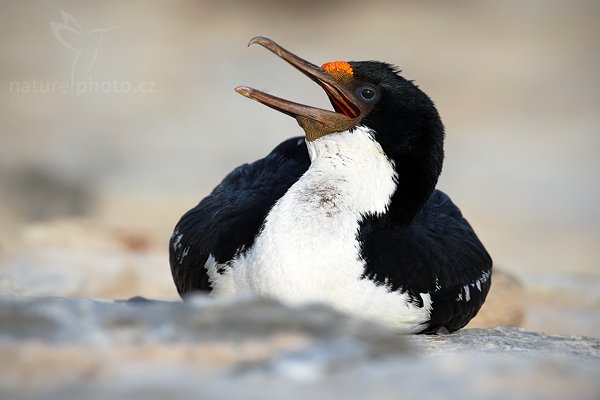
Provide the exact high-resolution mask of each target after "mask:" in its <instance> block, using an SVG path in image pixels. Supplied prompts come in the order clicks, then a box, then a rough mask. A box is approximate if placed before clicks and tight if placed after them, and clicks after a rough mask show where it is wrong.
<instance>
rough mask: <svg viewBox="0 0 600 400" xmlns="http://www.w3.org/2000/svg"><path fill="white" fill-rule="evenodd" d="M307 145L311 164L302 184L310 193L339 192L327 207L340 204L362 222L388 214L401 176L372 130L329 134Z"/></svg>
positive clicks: (358, 129) (318, 195) (317, 194)
mask: <svg viewBox="0 0 600 400" xmlns="http://www.w3.org/2000/svg"><path fill="white" fill-rule="evenodd" d="M307 145H308V153H309V156H310V159H311V165H310V167H309V169H308V171H307V172H306V173H305V174H304V175H303V176H302V177H301V179H300V181H299V182H298V184H299V185H304V186H305V187H306V190H307V192H308V193H310V192H312V193H313V195H314V196H315V197H323V193H324V189H323V188H331V190H329V192H332V191H333V190H335V191H336V192H337V194H336V196H335V198H332V199H331V201H328V200H327V199H325V200H327V201H325V200H324V202H323V203H324V204H323V205H324V206H326V205H327V203H332V204H334V203H336V204H338V205H339V206H342V207H344V208H345V209H347V210H348V211H349V212H352V213H354V214H355V215H356V217H357V218H358V219H360V217H361V216H364V215H369V214H382V213H385V212H386V211H387V209H388V206H389V204H390V201H391V197H392V195H394V193H396V191H397V174H396V171H395V168H394V163H393V162H392V161H391V160H390V159H389V158H388V157H387V156H386V154H385V152H384V151H383V150H382V149H381V146H380V145H379V143H378V142H377V141H376V140H375V139H374V137H373V135H372V132H371V131H370V130H369V129H368V128H364V127H358V128H356V129H354V130H353V131H352V132H341V133H336V134H331V135H327V136H325V137H322V138H320V139H319V140H316V141H313V142H308V144H307ZM330 197H331V196H330Z"/></svg>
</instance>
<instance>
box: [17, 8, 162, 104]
mask: <svg viewBox="0 0 600 400" xmlns="http://www.w3.org/2000/svg"><path fill="white" fill-rule="evenodd" d="M61 16H62V21H61V22H50V31H51V32H52V34H53V35H54V37H55V38H56V40H57V41H58V42H59V43H61V44H62V45H63V46H64V47H65V48H66V49H68V50H69V51H70V52H72V56H73V61H72V63H71V70H70V74H69V79H66V80H38V79H32V80H28V81H11V82H10V88H9V89H10V93H11V94H48V93H65V94H70V95H71V96H74V97H79V96H81V95H84V94H129V93H133V94H152V93H156V82H152V81H139V82H131V81H128V80H119V79H111V80H100V81H99V80H96V79H94V78H93V77H92V75H91V72H92V70H93V68H94V65H95V64H96V61H97V59H98V58H99V57H101V45H102V42H103V41H104V40H105V37H106V36H107V35H112V34H114V33H115V32H116V31H118V29H119V28H122V27H123V26H124V25H117V26H111V27H108V28H95V29H90V30H85V29H83V28H82V27H81V25H80V24H79V22H78V21H77V20H76V19H75V17H73V16H72V15H71V14H69V13H68V12H66V11H64V10H61Z"/></svg>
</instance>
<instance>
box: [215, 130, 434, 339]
mask: <svg viewBox="0 0 600 400" xmlns="http://www.w3.org/2000/svg"><path fill="white" fill-rule="evenodd" d="M309 153H310V155H311V159H312V164H311V167H310V168H309V170H308V171H307V172H306V173H305V174H304V175H303V176H302V177H301V178H300V179H299V180H298V181H297V182H296V183H295V184H294V185H293V186H292V187H291V188H290V189H289V190H288V192H287V193H286V194H285V195H284V196H283V197H282V198H281V199H279V201H278V202H277V203H276V204H275V205H274V206H273V208H272V209H271V211H270V212H269V214H268V215H267V218H266V219H265V223H264V225H263V227H262V230H261V232H260V233H259V234H258V236H257V237H256V239H255V241H254V244H253V246H252V248H251V249H247V250H246V251H242V252H240V253H239V254H238V256H236V257H235V258H234V259H233V260H232V261H230V262H229V263H228V264H227V265H226V266H221V265H217V264H216V263H215V261H214V259H213V258H212V257H210V258H209V260H208V261H207V263H206V268H207V270H208V272H209V277H210V280H211V283H212V286H213V294H214V295H215V296H222V295H234V294H238V293H244V292H254V293H258V294H260V295H264V296H268V297H273V298H276V299H279V300H281V301H283V302H285V303H288V304H292V305H297V304H304V303H311V302H324V303H327V304H329V305H331V306H333V307H334V308H337V309H338V310H340V311H343V312H347V313H350V314H355V315H358V316H362V317H364V318H368V319H372V320H376V321H379V322H382V323H384V324H386V325H389V326H392V327H394V328H396V329H398V330H399V331H401V332H406V333H409V332H415V331H419V330H421V329H422V328H423V326H419V325H420V324H422V323H424V322H426V321H428V320H429V313H430V310H431V300H430V298H429V296H428V295H426V294H422V295H421V297H422V298H423V304H424V306H423V307H415V306H414V305H412V304H411V303H410V302H409V301H408V296H407V295H405V294H403V293H401V292H391V291H390V290H389V288H388V287H387V286H386V285H381V284H376V283H375V282H373V281H371V280H368V279H362V274H363V272H364V266H365V265H364V260H363V259H362V257H361V255H360V246H359V242H358V241H357V239H356V235H357V233H358V229H359V221H360V220H361V219H362V216H363V215H366V214H376V213H382V212H385V211H386V208H387V205H388V204H389V201H390V197H391V195H392V194H393V192H394V190H395V186H396V184H395V171H394V168H393V165H392V164H391V162H390V161H389V160H388V159H387V157H385V155H384V153H383V151H382V150H381V148H380V147H379V145H378V144H377V142H375V141H374V140H373V139H372V138H371V136H370V134H369V132H368V131H366V130H360V129H359V130H356V131H354V132H352V133H348V132H344V133H339V134H333V135H328V136H326V137H324V138H321V139H319V140H317V141H315V142H311V143H309ZM219 268H223V270H224V271H225V272H224V273H218V272H217V269H219Z"/></svg>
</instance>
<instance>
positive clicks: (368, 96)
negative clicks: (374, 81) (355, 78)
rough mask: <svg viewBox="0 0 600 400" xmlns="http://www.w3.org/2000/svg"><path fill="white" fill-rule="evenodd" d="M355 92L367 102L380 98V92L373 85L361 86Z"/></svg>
mask: <svg viewBox="0 0 600 400" xmlns="http://www.w3.org/2000/svg"><path fill="white" fill-rule="evenodd" d="M355 93H356V95H357V96H358V98H359V99H361V100H362V101H364V102H365V103H373V102H375V101H377V99H379V92H377V89H375V88H374V87H373V86H360V87H359V88H358V89H356V92H355Z"/></svg>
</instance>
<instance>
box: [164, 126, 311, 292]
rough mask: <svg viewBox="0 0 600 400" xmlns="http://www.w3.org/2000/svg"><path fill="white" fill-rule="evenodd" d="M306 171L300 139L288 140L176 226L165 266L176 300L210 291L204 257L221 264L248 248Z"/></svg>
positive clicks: (247, 167) (236, 171) (242, 170)
mask: <svg viewBox="0 0 600 400" xmlns="http://www.w3.org/2000/svg"><path fill="white" fill-rule="evenodd" d="M309 165H310V159H309V157H308V151H307V149H306V143H305V141H304V139H303V138H301V137H295V138H292V139H288V140H286V141H285V142H283V143H281V144H280V145H279V146H277V147H276V148H275V149H274V150H273V151H272V152H271V153H270V154H269V155H268V156H267V157H265V158H263V159H261V160H258V161H255V162H253V163H252V164H244V165H241V166H239V167H238V168H236V169H234V170H233V171H232V172H231V173H229V175H227V176H226V177H225V178H224V179H223V181H222V182H221V183H220V184H219V185H218V186H217V187H216V188H215V189H214V190H213V191H212V193H211V194H209V195H208V196H207V197H205V198H204V199H203V200H202V201H201V202H200V203H199V204H198V205H197V206H196V207H194V208H193V209H191V210H190V211H188V212H187V213H186V214H185V215H184V216H183V217H182V218H181V220H179V222H178V223H177V225H176V227H175V231H174V232H173V235H172V237H171V241H170V245H169V254H170V257H169V262H170V264H171V273H172V274H173V279H174V281H175V286H177V291H178V292H179V294H180V295H181V296H183V295H185V294H188V293H189V292H193V291H199V290H201V291H210V290H211V289H212V288H211V285H210V282H209V280H208V275H207V273H206V270H205V269H204V264H205V263H206V260H207V259H208V256H209V254H211V255H212V256H213V257H214V258H215V260H216V261H217V262H218V263H220V264H222V263H226V262H228V261H230V260H231V259H232V258H233V257H234V256H235V255H236V253H238V252H239V251H243V249H244V248H249V247H250V246H251V245H252V243H253V242H254V238H255V236H256V234H257V233H258V231H259V229H260V227H261V226H262V224H263V221H264V219H265V217H266V215H267V213H268V212H269V210H270V209H271V207H272V206H273V204H275V202H276V201H277V200H278V199H279V198H281V197H282V196H283V195H284V194H285V192H286V191H287V190H288V189H289V187H290V186H292V185H293V184H294V182H296V181H297V180H298V178H300V176H302V174H304V172H306V170H307V169H308V166H309Z"/></svg>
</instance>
